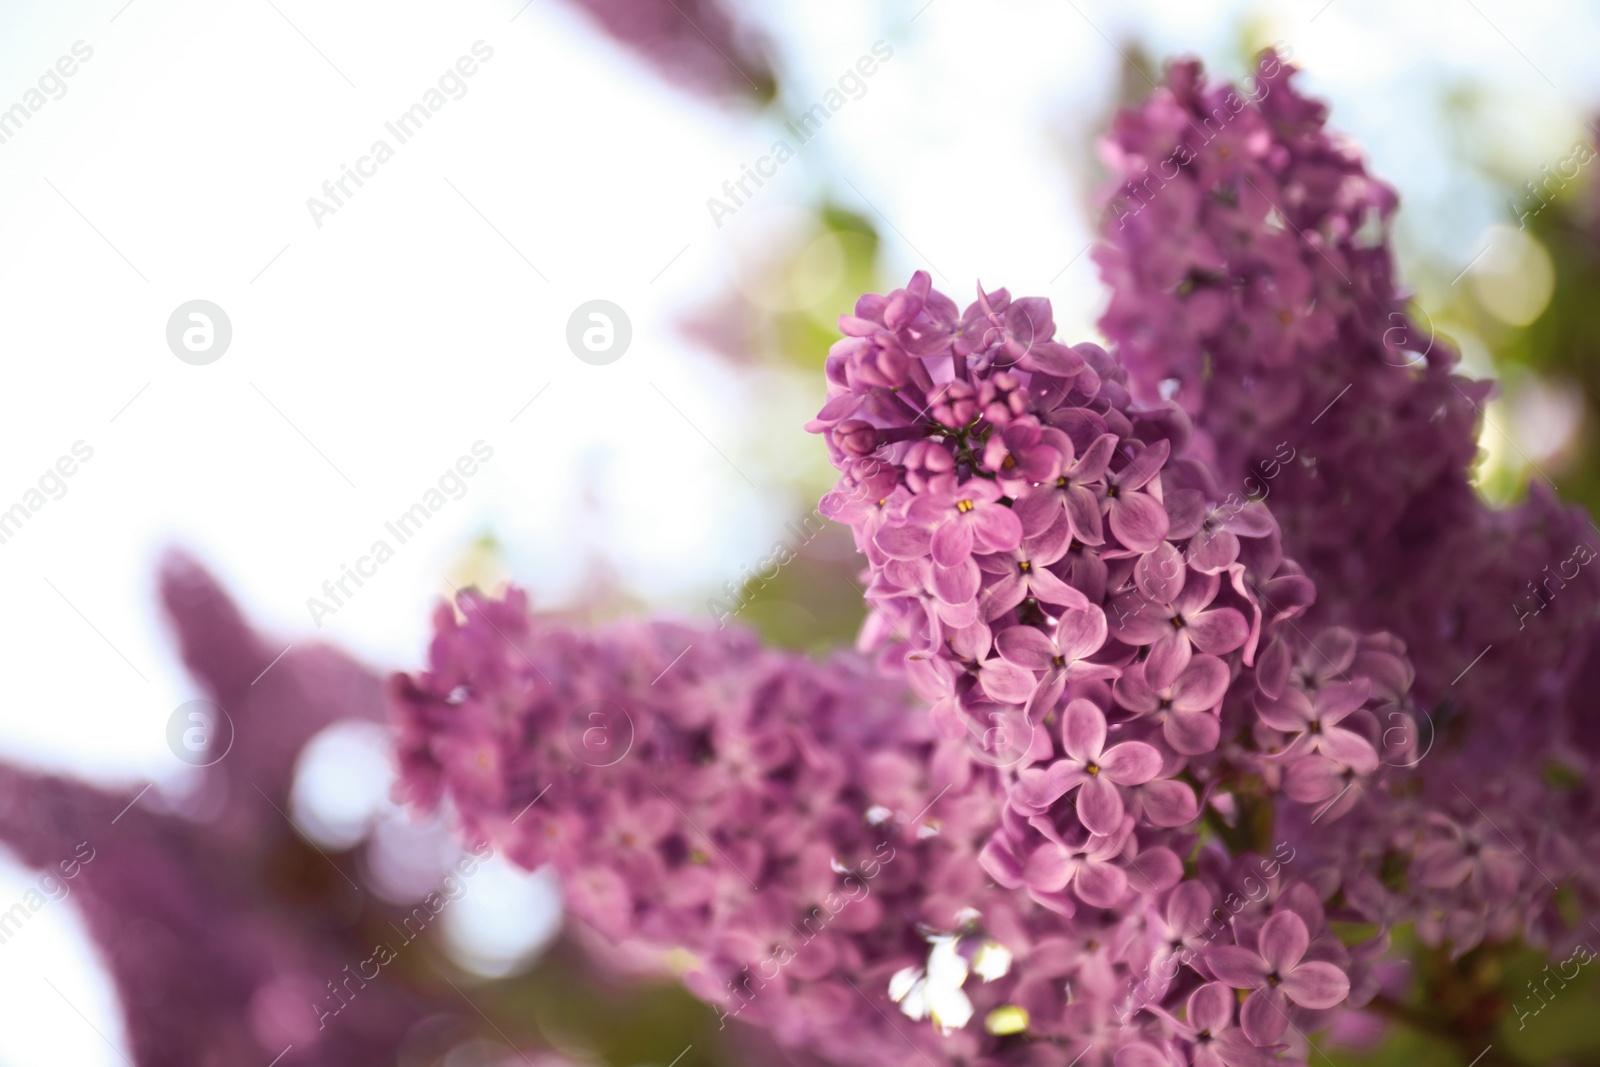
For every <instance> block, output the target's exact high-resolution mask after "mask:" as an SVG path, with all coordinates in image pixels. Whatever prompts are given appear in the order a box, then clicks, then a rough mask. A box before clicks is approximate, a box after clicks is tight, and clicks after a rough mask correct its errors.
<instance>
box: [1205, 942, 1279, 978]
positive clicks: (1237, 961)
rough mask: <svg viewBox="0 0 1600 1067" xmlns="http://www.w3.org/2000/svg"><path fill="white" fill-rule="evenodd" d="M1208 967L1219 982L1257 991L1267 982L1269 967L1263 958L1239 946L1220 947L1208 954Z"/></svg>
mask: <svg viewBox="0 0 1600 1067" xmlns="http://www.w3.org/2000/svg"><path fill="white" fill-rule="evenodd" d="M1206 966H1208V967H1210V968H1211V973H1212V974H1213V975H1215V976H1216V978H1217V981H1219V982H1223V983H1226V984H1227V985H1230V986H1232V987H1233V988H1235V989H1255V988H1257V987H1259V986H1262V985H1265V984H1266V981H1267V965H1266V964H1265V963H1264V962H1263V961H1262V959H1261V957H1260V956H1258V955H1256V954H1255V953H1254V952H1251V951H1250V950H1249V949H1247V948H1240V947H1239V946H1238V945H1218V946H1217V947H1216V948H1213V949H1212V950H1211V951H1209V952H1207V953H1206Z"/></svg>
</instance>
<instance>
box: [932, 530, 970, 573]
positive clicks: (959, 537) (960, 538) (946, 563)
mask: <svg viewBox="0 0 1600 1067" xmlns="http://www.w3.org/2000/svg"><path fill="white" fill-rule="evenodd" d="M972 527H973V524H972V522H970V521H967V520H963V519H949V520H946V521H945V522H944V523H942V524H941V525H940V526H939V528H938V529H937V530H935V531H934V532H933V539H932V541H931V542H930V545H929V547H930V548H931V549H932V551H933V561H934V562H935V563H937V564H939V565H940V566H942V567H954V566H956V565H957V564H958V563H961V562H962V561H964V560H967V559H969V558H971V556H972V541H973V531H972Z"/></svg>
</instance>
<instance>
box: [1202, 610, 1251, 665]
mask: <svg viewBox="0 0 1600 1067" xmlns="http://www.w3.org/2000/svg"><path fill="white" fill-rule="evenodd" d="M1188 630H1189V640H1191V641H1193V642H1194V643H1195V647H1196V648H1198V649H1199V650H1200V651H1201V652H1209V653H1211V654H1212V655H1214V656H1220V655H1222V654H1223V653H1224V652H1232V651H1233V650H1234V649H1236V648H1238V647H1239V646H1240V645H1242V644H1244V642H1245V638H1247V637H1249V636H1250V624H1249V623H1248V622H1246V621H1245V617H1244V616H1243V615H1241V614H1240V613H1239V612H1237V611H1235V610H1234V609H1233V608H1213V609H1212V610H1211V611H1202V612H1201V613H1200V614H1198V615H1195V616H1192V617H1191V618H1190V619H1189V625H1188Z"/></svg>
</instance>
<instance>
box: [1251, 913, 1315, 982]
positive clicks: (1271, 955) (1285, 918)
mask: <svg viewBox="0 0 1600 1067" xmlns="http://www.w3.org/2000/svg"><path fill="white" fill-rule="evenodd" d="M1310 944H1311V933H1310V931H1308V930H1307V929H1306V922H1305V920H1304V919H1302V918H1300V916H1298V915H1296V914H1295V913H1294V912H1292V911H1280V912H1278V913H1277V914H1276V915H1274V916H1273V917H1272V918H1270V919H1268V920H1267V921H1266V922H1265V923H1263V924H1262V926H1261V932H1260V933H1259V934H1257V935H1256V949H1257V950H1258V951H1259V952H1260V953H1261V958H1262V960H1264V961H1265V962H1266V964H1267V966H1268V967H1270V968H1271V969H1272V970H1274V971H1276V972H1278V974H1279V975H1280V976H1281V975H1286V974H1288V973H1289V972H1290V971H1292V970H1294V965H1295V964H1297V963H1299V962H1300V959H1301V957H1302V956H1304V955H1305V954H1306V947H1307V946H1308V945H1310Z"/></svg>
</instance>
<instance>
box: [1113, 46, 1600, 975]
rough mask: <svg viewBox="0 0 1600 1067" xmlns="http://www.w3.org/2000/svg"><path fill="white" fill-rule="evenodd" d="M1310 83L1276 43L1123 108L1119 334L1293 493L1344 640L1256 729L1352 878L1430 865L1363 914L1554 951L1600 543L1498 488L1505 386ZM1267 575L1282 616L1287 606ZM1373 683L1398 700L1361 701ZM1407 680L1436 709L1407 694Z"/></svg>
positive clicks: (1596, 746)
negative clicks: (1471, 358) (1414, 261)
mask: <svg viewBox="0 0 1600 1067" xmlns="http://www.w3.org/2000/svg"><path fill="white" fill-rule="evenodd" d="M1293 74H1294V71H1293V69H1292V68H1291V67H1289V66H1288V65H1287V64H1286V63H1284V62H1282V61H1281V60H1280V59H1279V58H1278V57H1277V56H1276V55H1275V54H1273V53H1271V52H1268V53H1266V54H1264V55H1263V56H1262V57H1261V59H1260V61H1259V63H1258V64H1257V67H1256V70H1255V71H1254V72H1253V75H1254V77H1253V78H1252V80H1251V82H1250V83H1249V84H1250V86H1251V88H1249V90H1248V91H1247V90H1246V89H1245V88H1241V87H1238V86H1232V85H1228V84H1223V83H1208V82H1206V81H1205V79H1204V78H1203V76H1202V73H1201V70H1200V67H1199V65H1198V64H1197V63H1193V62H1182V63H1177V64H1174V65H1173V66H1172V67H1171V68H1170V70H1169V72H1168V76H1167V79H1166V83H1165V84H1164V85H1163V86H1162V87H1161V88H1160V89H1158V90H1157V91H1156V92H1155V93H1153V94H1152V95H1151V97H1150V98H1149V99H1148V100H1147V101H1145V102H1144V103H1143V104H1142V105H1141V106H1139V107H1137V108H1133V109H1130V110H1128V111H1126V112H1124V113H1123V114H1122V115H1120V116H1119V117H1118V119H1117V120H1116V123H1115V125H1114V127H1113V129H1112V131H1111V133H1110V135H1109V137H1108V138H1107V139H1106V141H1105V144H1104V155H1105V158H1106V160H1107V162H1108V163H1109V164H1110V166H1111V168H1112V170H1113V172H1114V173H1115V175H1116V180H1115V183H1114V185H1113V186H1112V187H1111V188H1110V189H1109V190H1108V193H1107V200H1106V204H1107V216H1106V221H1105V225H1104V231H1103V232H1104V236H1105V238H1106V240H1105V242H1104V243H1103V244H1102V245H1100V246H1099V247H1098V248H1097V250H1096V252H1095V256H1096V259H1097V261H1098V262H1099V264H1100V267H1101V270H1102V273H1103V275H1104V277H1105V279H1106V281H1107V282H1108V283H1109V285H1110V287H1111V290H1112V295H1111V301H1110V305H1109V307H1108V309H1107V311H1106V314H1105V316H1104V318H1103V319H1102V320H1101V326H1102V328H1103V329H1104V331H1105V332H1106V335H1107V336H1108V337H1110V338H1111V339H1112V340H1113V341H1114V342H1116V344H1117V346H1118V354H1119V355H1120V356H1121V357H1122V358H1123V359H1124V360H1126V362H1127V366H1128V369H1129V375H1128V378H1127V383H1128V387H1129V389H1130V390H1131V391H1132V393H1133V394H1134V395H1135V396H1137V397H1140V398H1142V399H1144V400H1146V401H1147V402H1153V401H1155V400H1157V399H1159V398H1162V397H1171V398H1173V399H1174V400H1175V401H1176V402H1177V403H1178V404H1179V405H1180V406H1181V407H1182V408H1183V409H1184V410H1185V411H1186V412H1187V413H1189V415H1191V416H1192V418H1193V420H1194V424H1195V427H1196V431H1197V437H1196V447H1197V448H1198V449H1200V451H1201V452H1202V453H1203V454H1205V455H1207V456H1209V457H1212V458H1213V460H1214V464H1213V466H1214V473H1215V475H1216V477H1217V478H1219V479H1220V480H1221V484H1222V485H1224V486H1229V487H1231V489H1232V491H1233V492H1234V493H1235V494H1237V499H1239V500H1241V501H1243V500H1266V501H1268V502H1269V506H1270V509H1271V514H1272V517H1273V518H1274V519H1275V520H1276V521H1277V523H1278V525H1279V527H1280V528H1281V531H1282V542H1281V543H1282V545H1283V547H1284V549H1285V550H1287V551H1288V552H1290V553H1291V554H1292V555H1293V556H1294V557H1295V558H1296V559H1297V560H1298V561H1299V562H1300V563H1301V564H1303V565H1304V567H1305V570H1306V574H1307V575H1308V576H1309V577H1310V578H1311V579H1312V580H1314V581H1315V583H1316V588H1317V605H1316V608H1315V609H1314V610H1313V611H1312V612H1311V613H1310V614H1309V615H1308V616H1307V618H1308V619H1311V620H1315V621H1316V622H1318V623H1320V624H1322V627H1323V628H1322V636H1320V637H1316V638H1314V639H1313V641H1312V643H1311V644H1309V645H1302V647H1301V648H1300V650H1299V651H1298V652H1295V653H1291V652H1290V650H1289V649H1288V648H1287V646H1286V645H1284V644H1283V643H1281V642H1279V641H1278V640H1277V639H1276V638H1271V639H1269V640H1268V641H1266V643H1265V645H1264V649H1263V652H1262V655H1261V658H1260V665H1259V669H1258V672H1257V674H1258V677H1259V679H1260V689H1261V692H1262V694H1263V695H1262V697H1261V698H1260V700H1259V702H1258V706H1259V708H1260V711H1261V716H1262V721H1261V722H1260V723H1259V724H1257V727H1256V739H1257V741H1258V743H1261V744H1263V745H1264V746H1266V747H1268V748H1272V747H1277V748H1278V749H1279V751H1280V758H1281V759H1282V761H1283V766H1282V768H1281V772H1274V773H1281V784H1282V788H1284V790H1285V791H1286V792H1287V793H1288V794H1289V795H1290V796H1293V797H1295V798H1297V799H1299V800H1301V801H1303V802H1306V803H1308V804H1313V805H1316V810H1317V811H1319V812H1323V813H1324V815H1323V816H1321V817H1320V821H1319V823H1318V824H1317V825H1318V832H1317V833H1316V835H1315V837H1314V839H1312V841H1313V847H1314V848H1315V850H1316V851H1317V853H1318V854H1320V855H1322V856H1325V857H1327V859H1328V861H1329V862H1330V864H1331V865H1332V866H1333V867H1334V868H1335V869H1337V870H1338V871H1339V876H1340V877H1341V878H1343V879H1345V880H1347V881H1349V882H1351V883H1354V884H1358V885H1369V884H1370V883H1369V882H1368V881H1367V879H1368V877H1369V872H1370V870H1371V869H1372V864H1373V860H1374V854H1375V850H1377V849H1378V848H1379V846H1378V845H1377V844H1376V843H1377V842H1383V843H1384V846H1383V847H1388V848H1392V849H1394V850H1395V852H1396V854H1397V855H1398V856H1400V857H1409V858H1410V870H1411V874H1412V877H1411V879H1410V880H1409V884H1408V885H1407V886H1406V887H1405V888H1404V890H1403V891H1402V892H1401V893H1399V894H1398V895H1395V896H1393V897H1392V898H1390V899H1385V900H1381V901H1380V900H1379V899H1378V897H1377V896H1376V895H1364V896H1363V898H1362V900H1361V901H1355V900H1352V901H1351V903H1352V904H1353V905H1355V907H1356V913H1355V914H1357V915H1359V916H1360V917H1362V918H1365V919H1371V920H1375V921H1380V922H1382V923H1383V924H1385V925H1386V926H1387V925H1388V924H1389V923H1391V922H1394V921H1403V918H1404V917H1406V916H1410V917H1415V918H1416V919H1417V921H1418V922H1419V930H1420V932H1421V934H1422V936H1423V937H1424V939H1425V940H1427V941H1429V942H1430V943H1437V942H1440V941H1447V942H1449V943H1450V944H1451V950H1452V952H1454V953H1457V954H1459V953H1462V952H1465V951H1468V950H1469V949H1471V948H1473V947H1474V946H1475V945H1477V944H1478V943H1479V942H1480V941H1482V940H1484V939H1491V940H1503V939H1506V938H1510V937H1516V936H1521V937H1526V938H1528V939H1530V940H1531V941H1532V942H1533V943H1535V944H1552V945H1558V944H1560V943H1561V942H1562V939H1563V937H1565V936H1566V934H1565V933H1564V931H1566V930H1567V929H1568V927H1569V924H1570V919H1568V918H1563V917H1562V916H1561V915H1560V914H1559V911H1558V909H1557V907H1556V901H1557V896H1556V892H1555V887H1556V886H1557V885H1559V884H1562V883H1563V881H1564V880H1570V881H1567V883H1566V884H1569V885H1570V886H1571V888H1572V889H1573V891H1574V892H1575V894H1576V898H1577V899H1578V900H1580V901H1582V904H1583V910H1584V911H1585V912H1586V913H1588V914H1594V913H1596V912H1600V869H1597V868H1596V867H1595V865H1594V864H1592V863H1584V862H1579V861H1577V860H1576V859H1575V857H1576V856H1578V855H1579V854H1580V851H1581V850H1580V848H1579V845H1578V843H1579V841H1580V840H1581V839H1582V837H1583V835H1584V833H1585V831H1586V828H1587V827H1589V826H1592V825H1594V823H1595V821H1596V819H1600V796H1597V794H1596V793H1595V792H1594V791H1593V790H1592V789H1588V788H1571V787H1567V786H1564V785H1560V784H1557V783H1560V782H1562V781H1564V780H1567V779H1573V778H1583V777H1585V776H1587V775H1589V774H1591V773H1592V769H1593V767H1594V766H1595V761H1596V759H1597V758H1600V731H1596V730H1595V729H1594V728H1593V725H1592V724H1593V722H1594V717H1593V715H1592V714H1591V713H1590V705H1591V704H1592V701H1591V700H1590V698H1589V692H1590V690H1591V689H1592V681H1593V679H1594V678H1595V677H1596V676H1597V671H1600V642H1597V641H1596V640H1595V637H1596V636H1597V635H1600V627H1597V625H1596V624H1595V623H1594V621H1593V620H1594V617H1595V611H1596V605H1597V604H1600V571H1596V570H1595V569H1594V568H1590V567H1588V566H1587V564H1588V563H1589V561H1590V560H1592V559H1593V558H1594V556H1595V555H1596V554H1597V552H1596V550H1597V548H1600V533H1597V532H1596V531H1595V529H1594V527H1593V525H1592V524H1591V523H1590V522H1589V521H1588V519H1587V517H1586V516H1585V515H1583V514H1582V513H1581V512H1580V511H1579V510H1577V509H1573V508H1567V507H1564V506H1562V505H1560V504H1559V503H1558V501H1557V500H1556V499H1555V496H1554V494H1553V493H1552V492H1551V491H1550V489H1551V487H1549V486H1548V485H1546V484H1544V483H1543V482H1542V481H1540V480H1536V481H1535V483H1534V484H1533V486H1532V487H1531V489H1530V494H1529V498H1528V499H1527V500H1526V501H1525V502H1524V503H1522V504H1519V505H1517V506H1515V507H1510V508H1504V509H1493V508H1490V507H1487V506H1485V505H1484V504H1483V503H1482V502H1481V500H1480V499H1479V498H1478V495H1477V493H1476V490H1475V488H1474V486H1473V484H1472V466H1473V463H1474V462H1475V459H1476V455H1477V451H1478V431H1479V428H1480V426H1482V425H1483V423H1484V415H1483V408H1484V405H1485V403H1486V401H1487V399H1488V397H1489V394H1490V392H1491V385H1490V383H1487V382H1481V381H1474V380H1471V379H1469V378H1466V377H1464V376H1462V375H1460V374H1459V373H1457V364H1458V362H1459V359H1458V355H1457V353H1456V351H1455V349H1454V348H1453V347H1452V346H1451V345H1450V344H1449V343H1448V342H1447V341H1446V340H1445V339H1443V338H1441V337H1439V336H1437V335H1436V334H1435V332H1434V330H1433V328H1432V326H1431V323H1430V322H1429V321H1428V318H1427V316H1426V315H1425V314H1424V313H1421V312H1414V311H1413V310H1411V309H1410V308H1408V294H1406V293H1405V292H1404V291H1403V290H1402V289H1401V288H1400V287H1399V286H1398V285H1397V282H1396V271H1395V266H1394V256H1393V252H1392V250H1391V245H1390V240H1389V236H1390V230H1391V226H1392V223H1393V218H1394V212H1395V209H1396V206H1397V198H1396V196H1395V194H1394V191H1393V190H1392V189H1390V188H1389V187H1388V186H1386V185H1384V184H1383V183H1382V182H1380V181H1378V180H1377V179H1375V178H1373V177H1372V176H1371V175H1369V174H1368V173H1367V171H1366V168H1365V166H1364V164H1363V162H1362V160H1361V157H1360V155H1359V154H1358V153H1357V152H1356V151H1355V150H1354V148H1353V147H1351V146H1350V145H1349V143H1348V142H1347V141H1345V140H1343V139H1341V138H1339V137H1338V136H1337V135H1336V134H1334V133H1332V132H1331V131H1329V130H1328V129H1327V128H1326V126H1325V121H1326V117H1327V108H1326V107H1325V106H1324V105H1322V104H1321V103H1319V102H1317V101H1314V100H1311V99H1308V98H1307V97H1305V96H1303V95H1301V94H1300V93H1299V92H1298V91H1297V90H1296V88H1295V87H1294V85H1293V84H1292V82H1293ZM1490 432H1493V431H1490ZM1173 495H1176V494H1173ZM1246 506H1248V507H1255V506H1256V505H1254V504H1249V505H1246ZM1169 510H1171V503H1170V501H1169ZM1184 510H1185V511H1186V512H1190V513H1192V512H1195V511H1197V510H1198V509H1197V508H1196V507H1195V506H1194V505H1193V504H1189V505H1187V506H1186V507H1185V509H1184ZM1243 515H1244V513H1243V512H1242V511H1241V512H1240V513H1239V516H1240V517H1241V518H1242V517H1243ZM1254 522H1255V520H1252V524H1254ZM1228 525H1229V526H1231V525H1232V524H1231V523H1230V524H1228ZM1245 532H1248V531H1245ZM1224 547H1226V546H1224ZM1201 558H1205V559H1206V560H1207V562H1208V563H1212V562H1220V561H1221V560H1222V559H1224V558H1226V551H1224V552H1221V553H1219V554H1218V559H1217V560H1216V561H1212V560H1211V559H1210V553H1209V552H1207V551H1200V552H1196V553H1194V554H1193V555H1192V557H1191V565H1192V566H1196V567H1197V569H1205V568H1201V567H1200V564H1199V563H1198V562H1197V561H1198V560H1199V559H1201ZM1260 588H1261V590H1262V603H1263V606H1264V607H1268V608H1269V609H1270V607H1271V606H1273V605H1276V606H1278V607H1281V606H1282V605H1283V600H1282V597H1281V595H1280V594H1278V593H1276V592H1274V591H1273V590H1272V589H1271V588H1270V587H1269V586H1261V587H1260ZM1112 618H1113V621H1114V622H1115V620H1116V619H1117V616H1116V615H1115V613H1113V614H1112ZM1330 624H1331V625H1330ZM1347 627H1348V629H1347ZM1363 630H1365V631H1386V632H1388V633H1390V634H1392V635H1394V636H1393V637H1389V638H1383V639H1378V638H1373V637H1369V638H1359V639H1358V638H1357V637H1356V634H1355V632H1353V631H1363ZM1402 652H1403V655H1402V654H1401V653H1402ZM1413 673H1414V676H1413ZM1358 682H1361V683H1370V684H1371V685H1372V686H1373V687H1374V694H1373V695H1374V696H1375V697H1376V699H1373V700H1365V701H1354V697H1353V695H1352V694H1351V693H1350V691H1349V690H1348V688H1347V687H1348V685H1350V684H1354V683H1358ZM1408 689H1409V690H1411V693H1412V699H1413V700H1414V701H1415V704H1416V706H1417V709H1418V711H1417V712H1416V713H1415V714H1413V713H1410V712H1408V711H1407V709H1406V704H1405V699H1404V697H1403V696H1401V697H1400V698H1399V699H1395V698H1394V697H1393V696H1391V694H1403V693H1404V692H1405V691H1406V690H1408ZM1347 697H1349V698H1350V700H1351V701H1354V702H1353V703H1352V704H1351V707H1350V710H1349V711H1346V710H1345V707H1344V705H1345V702H1346V698H1347ZM1413 722H1414V723H1415V727H1413V725H1412V724H1413ZM1274 732H1275V733H1276V736H1272V734H1273V733H1274ZM1380 764H1381V765H1386V766H1394V767H1405V768H1407V769H1410V768H1413V767H1414V768H1415V772H1416V778H1417V779H1418V782H1417V784H1416V785H1414V786H1412V787H1411V788H1408V789H1407V790H1406V791H1405V794H1404V796H1403V797H1396V798H1393V799H1391V800H1390V801H1389V802H1388V803H1387V804H1386V805H1385V806H1384V807H1383V808H1382V809H1381V814H1380V810H1379V809H1377V808H1374V807H1371V806H1368V805H1365V804H1360V803H1358V801H1359V799H1360V798H1362V797H1363V796H1365V795H1366V794H1367V792H1368V790H1369V788H1370V785H1369V783H1368V782H1367V780H1366V775H1367V774H1368V771H1369V769H1370V768H1372V767H1374V766H1377V765H1380ZM1513 767H1516V768H1520V769H1521V770H1519V771H1518V772H1516V773H1511V772H1510V768H1513ZM1541 772H1547V773H1544V774H1541ZM1535 811H1536V812H1538V813H1539V814H1538V818H1537V819H1532V818H1529V817H1527V814H1526V813H1528V812H1535ZM1347 813H1348V814H1349V815H1350V817H1347V818H1343V819H1340V820H1339V821H1338V822H1336V823H1334V824H1333V825H1331V826H1330V825H1329V820H1331V819H1334V818H1336V817H1338V816H1342V815H1346V814H1347ZM1485 813H1490V818H1491V819H1492V826H1493V829H1492V830H1490V831H1488V832H1487V833H1485V831H1484V830H1483V825H1484V818H1485ZM1469 841H1470V842H1472V844H1470V845H1469V844H1466V843H1467V842H1469ZM1468 849H1476V850H1477V851H1476V853H1475V854H1474V855H1473V856H1470V857H1469V856H1468V855H1467V850H1468ZM1469 875H1470V876H1469Z"/></svg>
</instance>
